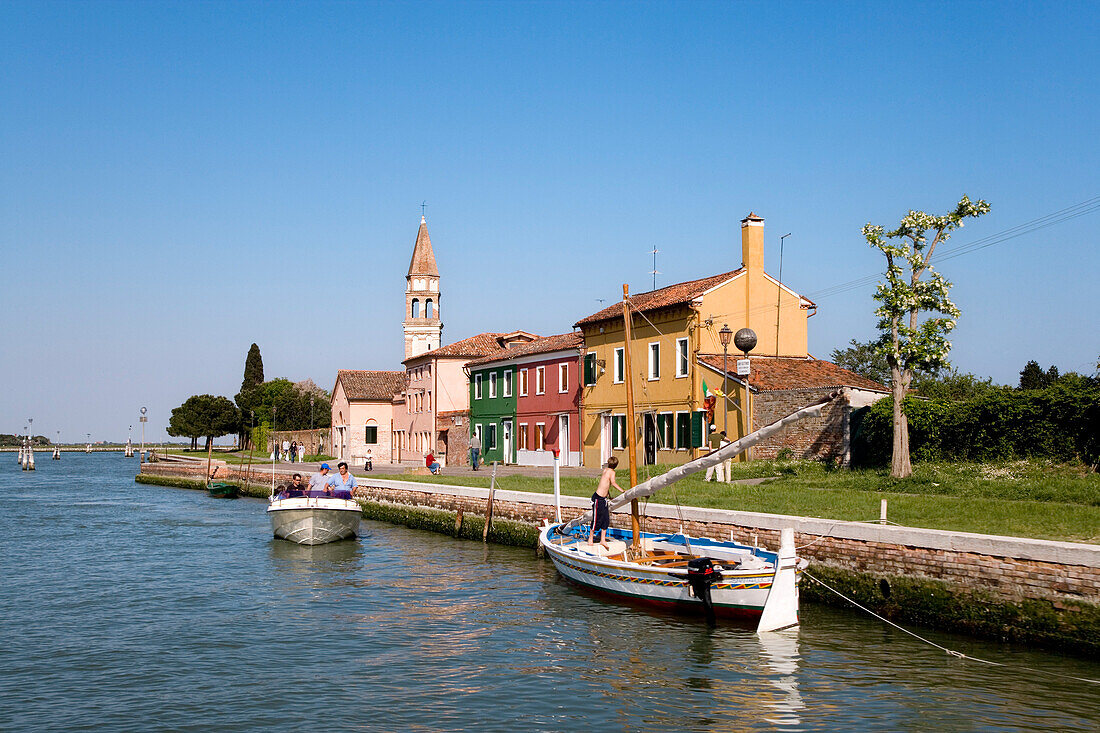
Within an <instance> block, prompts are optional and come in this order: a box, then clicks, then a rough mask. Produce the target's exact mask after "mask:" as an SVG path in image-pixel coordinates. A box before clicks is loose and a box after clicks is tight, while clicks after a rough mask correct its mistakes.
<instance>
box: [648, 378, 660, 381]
mask: <svg viewBox="0 0 1100 733" xmlns="http://www.w3.org/2000/svg"><path fill="white" fill-rule="evenodd" d="M649 381H650V382H660V381H661V378H660V377H650V378H649Z"/></svg>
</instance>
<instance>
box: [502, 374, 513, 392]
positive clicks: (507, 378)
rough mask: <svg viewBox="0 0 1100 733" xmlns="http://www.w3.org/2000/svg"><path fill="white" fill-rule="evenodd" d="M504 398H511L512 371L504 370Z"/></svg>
mask: <svg viewBox="0 0 1100 733" xmlns="http://www.w3.org/2000/svg"><path fill="white" fill-rule="evenodd" d="M504 396H505V397H511V396H512V370H511V369H505V370H504Z"/></svg>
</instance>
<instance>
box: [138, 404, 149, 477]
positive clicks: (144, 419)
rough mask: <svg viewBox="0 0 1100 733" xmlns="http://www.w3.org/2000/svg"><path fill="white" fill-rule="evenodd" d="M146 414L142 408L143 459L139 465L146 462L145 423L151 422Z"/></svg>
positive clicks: (140, 419) (140, 459)
mask: <svg viewBox="0 0 1100 733" xmlns="http://www.w3.org/2000/svg"><path fill="white" fill-rule="evenodd" d="M145 413H146V410H145V408H144V407H143V408H141V417H140V418H138V419H139V421H140V422H141V458H139V459H138V462H139V463H144V462H145V423H146V422H148V421H149V418H147V417H145Z"/></svg>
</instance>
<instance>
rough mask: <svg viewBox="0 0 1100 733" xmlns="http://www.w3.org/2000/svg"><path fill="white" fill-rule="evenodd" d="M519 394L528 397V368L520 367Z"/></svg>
mask: <svg viewBox="0 0 1100 733" xmlns="http://www.w3.org/2000/svg"><path fill="white" fill-rule="evenodd" d="M519 396H520V397H526V396H527V370H526V369H520V370H519Z"/></svg>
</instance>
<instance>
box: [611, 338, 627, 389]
mask: <svg viewBox="0 0 1100 733" xmlns="http://www.w3.org/2000/svg"><path fill="white" fill-rule="evenodd" d="M625 371H626V352H625V351H624V350H623V347H622V346H620V347H618V348H616V349H615V353H614V357H613V359H612V363H611V381H612V382H614V383H615V384H622V383H623V381H624V380H625V378H626V377H625V375H624V374H623V372H625Z"/></svg>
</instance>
